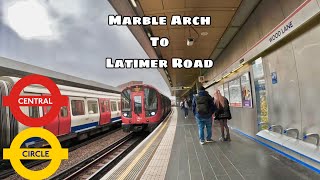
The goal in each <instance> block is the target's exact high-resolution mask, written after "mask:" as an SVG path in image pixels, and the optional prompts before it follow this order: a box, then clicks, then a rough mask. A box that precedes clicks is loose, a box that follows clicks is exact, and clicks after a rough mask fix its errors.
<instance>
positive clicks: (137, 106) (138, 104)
mask: <svg viewBox="0 0 320 180" xmlns="http://www.w3.org/2000/svg"><path fill="white" fill-rule="evenodd" d="M133 100H134V113H135V114H141V113H142V97H141V96H134V98H133Z"/></svg>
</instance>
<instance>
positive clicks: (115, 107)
mask: <svg viewBox="0 0 320 180" xmlns="http://www.w3.org/2000/svg"><path fill="white" fill-rule="evenodd" d="M111 111H117V102H116V101H111Z"/></svg>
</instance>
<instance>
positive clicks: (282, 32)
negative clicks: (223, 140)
mask: <svg viewBox="0 0 320 180" xmlns="http://www.w3.org/2000/svg"><path fill="white" fill-rule="evenodd" d="M292 28H293V23H292V21H290V22H288V23H287V24H285V25H284V26H283V27H281V29H279V30H278V31H276V32H275V33H273V34H272V35H271V37H270V38H269V41H270V42H273V41H274V40H276V39H278V38H280V37H282V36H283V35H285V34H286V33H287V32H288V31H289V30H291V29H292Z"/></svg>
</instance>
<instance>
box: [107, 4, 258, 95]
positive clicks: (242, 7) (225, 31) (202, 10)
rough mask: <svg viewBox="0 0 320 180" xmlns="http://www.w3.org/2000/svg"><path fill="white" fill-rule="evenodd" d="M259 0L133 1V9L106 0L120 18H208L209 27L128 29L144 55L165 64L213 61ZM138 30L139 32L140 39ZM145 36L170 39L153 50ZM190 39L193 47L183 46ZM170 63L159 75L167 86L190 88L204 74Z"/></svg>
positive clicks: (202, 71) (180, 92) (168, 20)
mask: <svg viewBox="0 0 320 180" xmlns="http://www.w3.org/2000/svg"><path fill="white" fill-rule="evenodd" d="M260 1H261V0H228V1H223V0H201V1H199V0H152V1H150V0H135V2H136V5H137V7H134V6H133V5H132V3H131V0H109V2H110V3H111V5H112V6H113V7H114V9H115V10H116V11H117V13H118V14H120V15H123V16H144V15H145V16H157V17H159V16H167V22H170V21H171V16H172V15H181V16H191V17H193V16H211V22H212V23H211V25H210V26H193V27H192V28H190V26H171V25H170V23H167V24H168V25H167V26H146V27H140V28H137V27H135V26H128V28H129V29H130V30H131V32H132V33H133V35H134V36H135V37H136V39H137V40H138V41H139V43H140V44H141V45H142V47H143V48H144V50H145V51H146V52H147V54H148V55H149V56H151V57H150V58H154V57H155V56H156V58H159V59H160V58H163V59H167V60H168V61H170V60H171V58H173V57H179V58H182V59H191V60H194V59H212V60H215V59H217V58H218V57H219V55H220V54H221V53H222V51H223V50H224V49H225V48H226V47H227V45H228V44H229V42H230V41H231V40H232V39H233V37H234V36H235V35H236V34H237V32H238V31H239V29H240V28H241V26H242V25H243V24H244V22H245V21H246V20H247V18H248V17H249V15H250V14H251V13H252V12H253V10H254V9H255V7H256V6H257V5H258V4H259V2H260ZM129 9H130V10H129ZM139 31H143V34H144V36H143V37H142V35H141V32H139ZM195 31H196V32H195ZM148 34H151V35H153V36H158V37H167V38H168V39H169V40H170V44H169V46H168V47H165V48H163V47H156V48H153V47H152V46H151V43H150V40H149V37H148ZM201 34H204V35H201ZM205 34H206V35H205ZM190 36H191V37H193V38H195V40H196V41H195V43H194V45H193V46H187V43H186V42H187V38H188V37H190ZM147 41H148V42H147ZM151 51H154V52H151ZM170 64H171V63H170V62H169V63H168V65H169V66H168V68H167V69H166V70H165V71H167V72H168V73H161V74H162V76H163V78H164V79H165V81H166V82H167V85H168V86H169V87H177V86H184V87H194V86H195V83H196V82H197V81H198V77H199V76H200V75H204V74H205V73H206V72H207V71H208V69H173V68H172V67H171V66H170ZM213 68H214V67H213ZM188 91H189V90H180V91H172V95H174V96H177V97H182V96H185V95H187V94H188Z"/></svg>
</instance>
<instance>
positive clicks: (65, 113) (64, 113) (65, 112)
mask: <svg viewBox="0 0 320 180" xmlns="http://www.w3.org/2000/svg"><path fill="white" fill-rule="evenodd" d="M60 117H68V107H67V106H63V107H61V109H60Z"/></svg>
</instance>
